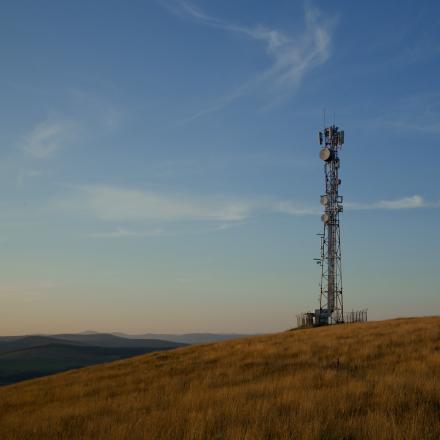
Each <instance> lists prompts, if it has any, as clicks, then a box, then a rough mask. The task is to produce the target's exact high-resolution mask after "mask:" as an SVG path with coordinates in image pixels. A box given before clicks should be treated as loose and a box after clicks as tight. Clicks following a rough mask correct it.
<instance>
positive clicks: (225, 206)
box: [55, 185, 440, 238]
mask: <svg viewBox="0 0 440 440" xmlns="http://www.w3.org/2000/svg"><path fill="white" fill-rule="evenodd" d="M55 207H56V209H57V210H59V209H62V210H63V211H65V212H68V213H69V214H74V215H78V214H79V215H83V216H85V217H93V218H95V219H97V220H100V221H104V222H108V223H110V224H111V223H113V224H115V223H116V224H119V225H118V226H115V229H112V230H110V231H100V232H94V233H92V234H90V236H91V237H94V238H124V237H152V236H163V235H168V234H166V233H165V231H164V230H163V229H162V228H160V227H156V228H154V229H148V228H147V229H142V228H138V229H132V228H127V227H126V226H121V225H127V224H150V225H152V224H154V225H157V223H158V222H168V223H171V222H191V221H196V222H210V223H219V224H220V226H218V227H217V228H216V229H228V228H229V227H232V226H234V225H242V224H244V223H245V222H246V220H248V219H250V218H252V217H256V216H259V215H276V214H286V215H290V216H294V217H300V216H310V215H320V214H321V212H322V207H320V206H307V205H304V204H301V203H295V202H293V201H289V200H280V199H276V198H274V197H260V198H258V197H257V198H253V199H245V198H227V197H222V196H206V195H205V196H199V197H197V196H191V195H188V194H169V193H161V192H154V191H144V190H141V189H133V188H123V187H116V186H110V185H86V186H75V187H71V188H70V190H69V193H68V194H65V195H64V196H63V197H62V199H58V200H56V201H55ZM344 207H345V208H346V209H347V210H352V211H357V210H408V209H421V208H438V207H440V204H439V203H430V202H427V201H425V200H424V199H423V198H422V197H421V196H419V195H414V196H410V197H404V198H400V199H393V200H382V201H379V202H373V203H354V202H351V203H350V202H347V203H345V204H344Z"/></svg>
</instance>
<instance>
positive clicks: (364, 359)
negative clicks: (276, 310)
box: [0, 317, 440, 440]
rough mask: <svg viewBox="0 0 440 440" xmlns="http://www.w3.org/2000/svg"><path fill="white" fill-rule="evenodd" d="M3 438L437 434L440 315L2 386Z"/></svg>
mask: <svg viewBox="0 0 440 440" xmlns="http://www.w3.org/2000/svg"><path fill="white" fill-rule="evenodd" d="M0 438H1V439H38V440H40V439H45V440H46V439H55V438H56V439H75V440H78V439H170V440H171V439H172V440H177V439H219V440H220V439H221V440H223V439H231V440H232V439H233V440H235V439H247V440H260V439H261V440H263V439H301V440H303V439H304V440H307V439H321V440H324V439H346V440H348V439H387V440H390V439H391V440H395V439H405V440H411V439H414V440H416V439H417V440H420V439H432V440H434V439H435V440H438V439H439V438H440V317H432V318H414V319H398V320H392V321H381V322H372V323H367V324H351V325H341V326H333V327H327V328H317V329H305V330H295V331H291V332H286V333H279V334H274V335H268V336H257V337H250V338H246V339H240V340H235V341H227V342H221V343H215V344H207V345H200V346H193V347H188V348H181V349H177V350H172V351H168V352H162V353H154V354H150V355H144V356H139V357H136V358H131V359H128V360H124V361H117V362H114V363H110V364H104V365H99V366H93V367H87V368H84V369H81V370H75V371H70V372H67V373H62V374H58V375H55V376H51V377H46V378H41V379H35V380H32V381H28V382H23V383H20V384H16V385H12V386H7V387H4V388H2V389H0Z"/></svg>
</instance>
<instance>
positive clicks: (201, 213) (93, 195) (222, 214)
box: [57, 185, 254, 222]
mask: <svg viewBox="0 0 440 440" xmlns="http://www.w3.org/2000/svg"><path fill="white" fill-rule="evenodd" d="M57 204H58V206H61V207H63V208H64V209H68V210H75V211H80V212H81V211H82V212H85V213H87V214H92V215H93V216H94V217H96V218H98V219H100V220H105V221H116V222H119V221H127V222H136V221H148V220H151V221H155V220H164V221H188V220H200V221H205V220H206V221H209V220H211V221H212V220H213V221H231V222H234V221H242V220H244V219H246V218H247V217H249V216H250V214H251V213H252V211H253V210H254V207H253V204H252V203H249V202H246V201H243V200H230V199H225V198H224V197H192V196H188V195H171V194H165V193H158V192H153V191H142V190H139V189H131V188H121V187H116V186H109V185H90V186H80V187H73V188H72V192H71V194H69V195H68V196H67V197H65V198H63V199H62V200H59V201H58V202H57Z"/></svg>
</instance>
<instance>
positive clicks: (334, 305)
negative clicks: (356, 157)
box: [316, 125, 344, 324]
mask: <svg viewBox="0 0 440 440" xmlns="http://www.w3.org/2000/svg"><path fill="white" fill-rule="evenodd" d="M319 143H320V145H321V146H322V148H321V151H320V153H319V157H320V158H321V159H322V160H323V161H324V175H325V194H323V195H322V196H321V204H322V205H323V207H324V214H323V215H322V216H321V219H322V222H323V224H324V232H323V233H322V234H320V236H321V257H320V258H319V259H317V260H318V263H319V264H320V266H321V282H320V298H319V316H316V318H317V321H318V323H319V324H333V323H338V322H344V304H343V294H342V266H341V234H340V226H339V214H340V213H341V212H342V210H343V206H342V201H343V199H342V196H340V195H339V185H340V184H341V180H340V178H339V167H340V160H339V150H340V149H341V147H342V145H343V143H344V132H343V131H339V129H338V127H336V126H335V125H332V126H331V127H327V128H325V129H324V131H323V132H319ZM317 315H318V314H317Z"/></svg>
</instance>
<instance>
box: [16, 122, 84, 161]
mask: <svg viewBox="0 0 440 440" xmlns="http://www.w3.org/2000/svg"><path fill="white" fill-rule="evenodd" d="M74 127H75V124H74V123H73V122H71V121H66V120H62V119H46V120H45V121H43V122H40V123H38V124H37V125H36V126H35V127H34V128H33V129H32V130H31V131H30V133H29V134H27V135H26V136H25V137H24V139H23V141H22V143H21V149H22V151H23V152H24V153H25V154H26V155H28V156H30V157H33V158H35V159H45V158H48V157H51V156H53V155H54V154H55V153H56V152H57V151H59V150H61V149H62V148H64V146H65V145H66V144H67V143H68V142H70V141H71V139H72V136H73V132H74Z"/></svg>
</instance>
